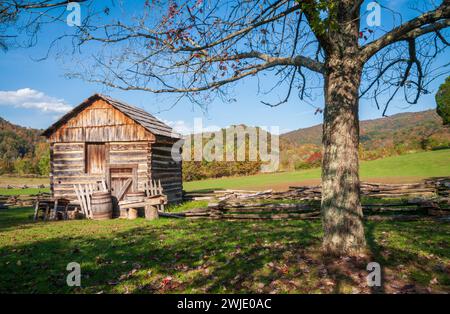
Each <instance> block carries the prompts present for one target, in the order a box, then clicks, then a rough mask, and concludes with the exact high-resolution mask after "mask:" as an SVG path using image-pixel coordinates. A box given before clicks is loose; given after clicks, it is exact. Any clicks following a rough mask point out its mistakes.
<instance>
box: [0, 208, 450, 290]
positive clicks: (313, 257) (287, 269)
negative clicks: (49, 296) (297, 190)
mask: <svg viewBox="0 0 450 314" xmlns="http://www.w3.org/2000/svg"><path fill="white" fill-rule="evenodd" d="M186 206H188V205H186ZM31 215H32V209H31V208H11V209H9V210H2V211H0V267H1V272H0V293H12V292H14V293H20V292H23V293H49V292H51V293H58V292H59V293H98V292H104V293H175V292H181V293H204V292H209V293H220V292H222V293H242V292H250V293H256V292H263V293H270V292H276V293H333V292H358V291H359V292H401V291H403V289H404V287H405V286H406V287H409V286H408V285H411V284H412V285H414V287H415V289H416V291H423V290H424V289H427V288H429V289H430V291H431V292H450V278H449V271H448V270H449V267H450V250H449V239H450V224H444V223H437V222H383V223H367V224H366V231H367V240H368V244H369V249H370V251H371V254H372V256H370V257H369V258H368V259H351V260H349V261H345V260H338V261H335V260H330V259H329V258H327V257H325V256H323V255H322V253H321V251H320V243H321V237H322V231H321V224H320V221H267V222H251V221H250V222H226V221H207V220H196V221H190V220H183V219H159V220H157V221H147V220H144V219H136V220H122V219H114V220H108V221H90V220H76V221H56V222H38V223H33V222H32V221H31ZM368 261H378V262H379V263H380V264H381V266H382V267H383V273H384V277H385V279H384V281H383V287H382V288H380V290H377V291H372V290H371V289H370V288H368V287H367V286H366V284H365V277H366V275H367V271H366V265H367V262H368ZM69 262H78V263H80V265H81V273H82V279H81V283H82V286H81V287H80V288H77V287H68V286H67V285H66V276H67V274H68V271H67V270H66V266H67V264H68V263H69ZM434 278H436V280H437V283H435V284H430V281H431V280H432V279H434Z"/></svg>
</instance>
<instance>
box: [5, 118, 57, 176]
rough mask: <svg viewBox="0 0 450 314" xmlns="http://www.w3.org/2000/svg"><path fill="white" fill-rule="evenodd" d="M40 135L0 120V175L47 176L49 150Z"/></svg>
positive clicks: (38, 131)
mask: <svg viewBox="0 0 450 314" xmlns="http://www.w3.org/2000/svg"><path fill="white" fill-rule="evenodd" d="M40 133H41V131H40V130H36V129H31V128H25V127H21V126H18V125H15V124H12V123H10V122H8V121H6V120H4V119H3V118H0V174H5V173H16V174H19V175H25V174H40V175H47V174H48V172H49V156H50V155H49V148H48V144H47V143H45V139H44V138H43V137H41V136H40Z"/></svg>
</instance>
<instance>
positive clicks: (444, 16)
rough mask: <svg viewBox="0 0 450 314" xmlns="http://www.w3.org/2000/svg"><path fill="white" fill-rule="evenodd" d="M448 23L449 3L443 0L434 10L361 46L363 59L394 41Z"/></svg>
mask: <svg viewBox="0 0 450 314" xmlns="http://www.w3.org/2000/svg"><path fill="white" fill-rule="evenodd" d="M429 24H431V25H429ZM427 25H428V26H427ZM449 25H450V4H449V1H448V0H447V1H444V2H443V3H442V4H441V5H440V6H439V7H438V8H437V9H436V10H434V11H431V12H427V13H424V14H422V15H421V16H419V17H416V18H414V19H412V20H411V21H409V22H406V23H404V24H403V25H401V26H399V27H396V28H394V29H393V30H391V31H390V32H389V33H387V34H385V35H384V36H382V37H380V38H379V39H377V40H375V41H373V42H371V43H369V44H367V45H366V46H364V47H362V50H361V51H362V57H363V60H364V61H367V60H368V59H370V58H371V57H372V56H373V55H374V54H376V53H377V52H378V51H380V50H381V49H383V48H384V47H386V46H389V45H391V44H393V43H395V42H398V41H402V40H405V39H407V38H417V37H419V36H421V35H424V34H427V33H431V32H435V31H438V30H440V29H442V28H445V27H448V26H449ZM424 26H426V27H424Z"/></svg>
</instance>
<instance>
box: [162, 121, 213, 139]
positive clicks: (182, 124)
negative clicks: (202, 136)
mask: <svg viewBox="0 0 450 314" xmlns="http://www.w3.org/2000/svg"><path fill="white" fill-rule="evenodd" d="M160 120H161V121H162V122H164V123H165V124H167V125H168V126H170V127H172V128H173V129H174V130H175V131H176V132H178V133H180V134H182V135H189V134H192V133H202V132H203V133H208V132H215V131H218V130H220V129H221V128H220V127H219V126H216V125H208V126H203V123H202V118H195V119H194V121H193V123H192V124H190V123H187V122H186V121H184V120H176V121H168V120H164V119H160ZM194 125H195V127H194Z"/></svg>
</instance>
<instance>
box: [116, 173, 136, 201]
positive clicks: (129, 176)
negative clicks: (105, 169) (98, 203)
mask: <svg viewBox="0 0 450 314" xmlns="http://www.w3.org/2000/svg"><path fill="white" fill-rule="evenodd" d="M109 184H110V185H109V186H110V187H111V195H112V196H114V197H115V199H116V200H117V202H119V201H121V200H123V198H124V196H125V195H126V194H127V193H128V192H134V191H136V190H137V165H110V167H109Z"/></svg>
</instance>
